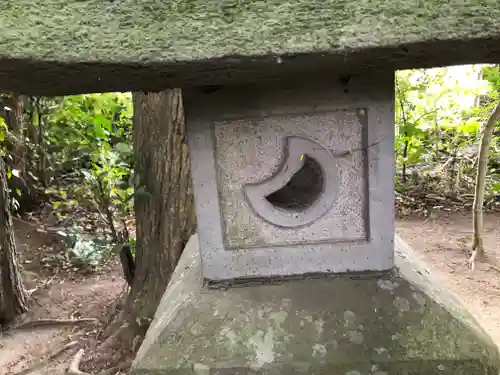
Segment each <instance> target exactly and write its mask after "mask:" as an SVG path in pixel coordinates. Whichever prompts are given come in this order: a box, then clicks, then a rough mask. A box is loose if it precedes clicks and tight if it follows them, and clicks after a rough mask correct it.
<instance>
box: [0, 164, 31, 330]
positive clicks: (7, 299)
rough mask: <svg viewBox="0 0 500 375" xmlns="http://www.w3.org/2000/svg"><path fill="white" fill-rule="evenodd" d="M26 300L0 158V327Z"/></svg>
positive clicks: (23, 307)
mask: <svg viewBox="0 0 500 375" xmlns="http://www.w3.org/2000/svg"><path fill="white" fill-rule="evenodd" d="M26 300H27V296H26V292H25V290H24V287H23V284H22V281H21V275H20V273H19V264H18V254H17V249H16V243H15V239H14V228H13V225H12V216H11V214H10V210H9V193H8V190H7V176H6V172H5V164H4V161H3V160H2V159H1V158H0V325H5V324H9V323H11V322H12V321H13V320H14V319H15V318H16V317H17V316H18V315H20V314H22V313H23V312H25V311H26V310H27V303H26Z"/></svg>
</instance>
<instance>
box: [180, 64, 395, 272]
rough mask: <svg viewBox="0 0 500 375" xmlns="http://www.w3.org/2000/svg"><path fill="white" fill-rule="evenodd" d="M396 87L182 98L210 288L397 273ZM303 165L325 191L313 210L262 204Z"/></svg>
mask: <svg viewBox="0 0 500 375" xmlns="http://www.w3.org/2000/svg"><path fill="white" fill-rule="evenodd" d="M393 85H394V74H393V73H392V72H389V73H387V72H385V73H384V74H380V75H377V76H375V77H374V76H371V75H368V74H366V75H363V76H358V77H353V78H352V79H351V80H350V81H349V82H348V83H347V84H346V85H342V84H341V83H340V82H339V80H338V77H337V76H335V75H332V76H327V77H325V78H324V79H322V80H312V79H311V80H308V81H306V82H302V81H294V82H281V83H279V84H273V85H269V84H255V85H234V86H227V87H224V88H221V89H220V90H217V91H215V92H209V93H206V92H203V90H198V89H192V90H189V91H188V90H186V92H185V98H184V104H185V109H186V123H187V127H188V140H189V150H190V157H191V166H192V173H193V186H194V194H195V197H196V198H195V201H196V215H197V222H198V232H199V234H200V243H201V244H202V257H203V272H204V277H205V278H207V279H211V280H221V279H232V278H236V277H262V276H276V275H279V276H283V275H297V274H306V273H314V272H332V273H336V272H346V271H365V270H371V271H374V270H376V271H380V270H387V269H390V268H392V266H393V250H392V249H393V244H392V242H393V237H394V168H393V167H394V144H393V143H394V105H393V97H394V86H393ZM290 138H291V139H292V143H293V142H295V144H297V146H296V147H285V146H287V143H288V139H290ZM294 139H295V141H293V140H294ZM309 141H312V145H311V144H310V143H308V142H309ZM297 142H299V143H297ZM300 142H302V143H300ZM308 147H310V148H308ZM316 151H317V152H318V153H317V154H316V155H315V154H314V153H315V152H316ZM320 152H321V153H320ZM301 154H302V155H303V154H306V155H308V156H310V157H312V158H314V157H316V159H317V160H318V163H320V164H321V169H322V172H323V175H324V176H325V181H326V182H325V185H324V186H322V191H321V192H320V194H318V195H317V196H314V197H313V198H315V199H314V203H312V204H311V206H306V207H305V208H302V209H300V210H299V209H289V208H285V209H282V208H280V207H276V206H275V205H273V204H272V203H270V202H269V201H268V200H267V199H266V196H269V194H270V193H272V192H273V191H274V192H276V191H279V189H280V188H281V187H282V186H283V185H285V184H286V182H287V181H290V179H291V178H293V176H291V173H293V172H294V171H296V170H299V168H300V164H299V159H300V157H301ZM307 183H309V184H310V183H311V181H305V182H304V184H307ZM311 195H312V194H311ZM289 198H294V197H293V196H291V194H290V197H289Z"/></svg>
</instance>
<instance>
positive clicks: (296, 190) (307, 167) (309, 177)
mask: <svg viewBox="0 0 500 375" xmlns="http://www.w3.org/2000/svg"><path fill="white" fill-rule="evenodd" d="M303 163H304V164H303V165H302V167H301V168H300V169H299V170H298V171H297V172H295V173H294V174H293V176H292V177H291V178H290V180H289V181H288V182H287V183H286V184H285V186H283V187H282V188H281V189H278V190H276V191H275V192H273V193H271V194H269V195H267V196H266V199H267V201H268V202H269V203H271V204H272V205H273V206H275V207H278V208H281V209H283V210H290V211H303V210H306V209H308V208H310V207H311V206H312V205H313V204H314V202H315V201H316V200H317V199H318V198H319V197H320V195H321V193H322V192H323V190H324V185H325V178H324V176H323V171H322V170H321V166H320V165H319V163H318V162H317V161H316V159H314V158H312V157H310V156H309V155H304V157H303Z"/></svg>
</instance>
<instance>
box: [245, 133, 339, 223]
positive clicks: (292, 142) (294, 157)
mask: <svg viewBox="0 0 500 375" xmlns="http://www.w3.org/2000/svg"><path fill="white" fill-rule="evenodd" d="M283 146H284V150H283V151H284V152H283V160H281V165H280V167H278V170H277V171H276V172H275V173H274V174H273V175H272V176H270V177H268V178H267V179H265V180H264V181H260V182H256V183H250V184H247V185H244V186H243V192H244V195H245V197H246V199H247V201H248V203H249V204H250V207H251V208H252V209H253V211H254V212H255V213H256V214H257V216H259V217H260V218H261V219H263V220H264V221H267V222H268V223H270V224H273V225H276V226H278V227H283V228H297V227H300V226H304V225H308V224H311V223H312V222H314V221H316V220H318V219H320V218H321V217H323V216H324V215H325V214H326V213H327V212H329V211H330V210H331V208H332V206H333V204H334V201H335V200H336V199H337V196H338V181H339V179H340V176H339V173H340V171H339V169H338V167H337V163H336V160H335V159H334V157H333V156H332V154H331V153H330V152H329V151H328V150H326V149H325V148H324V147H322V146H321V145H319V144H318V143H316V142H314V141H312V140H310V139H306V138H302V137H296V136H292V137H286V138H285V140H284V142H283Z"/></svg>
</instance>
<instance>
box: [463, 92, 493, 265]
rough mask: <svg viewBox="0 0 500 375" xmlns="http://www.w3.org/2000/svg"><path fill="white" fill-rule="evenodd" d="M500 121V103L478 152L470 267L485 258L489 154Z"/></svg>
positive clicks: (483, 131) (491, 116)
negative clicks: (484, 242) (484, 220)
mask: <svg viewBox="0 0 500 375" xmlns="http://www.w3.org/2000/svg"><path fill="white" fill-rule="evenodd" d="M499 120H500V102H499V103H497V105H496V107H495V108H494V109H493V111H492V112H491V114H490V117H489V118H488V120H487V121H486V125H485V126H484V128H483V130H482V134H481V141H480V144H479V151H478V162H477V174H476V189H475V193H474V204H473V217H472V221H473V242H472V255H471V257H470V259H469V264H470V267H471V268H473V267H474V262H475V260H476V259H477V258H481V257H482V256H484V245H483V237H482V234H483V204H484V191H485V183H486V174H487V172H488V154H489V152H490V144H491V139H492V137H493V131H494V130H495V126H496V124H497V122H498V121H499Z"/></svg>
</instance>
